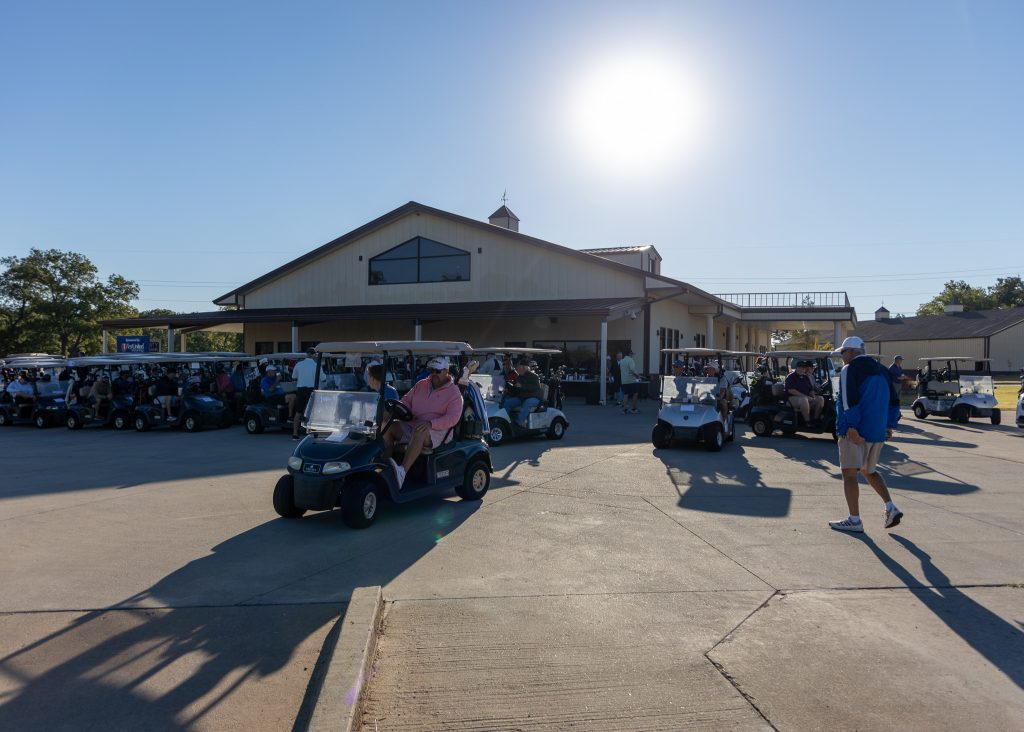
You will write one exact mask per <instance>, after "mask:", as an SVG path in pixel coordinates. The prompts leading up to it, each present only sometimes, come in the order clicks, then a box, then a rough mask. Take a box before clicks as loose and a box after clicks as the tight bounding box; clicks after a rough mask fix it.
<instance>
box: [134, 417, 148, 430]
mask: <svg viewBox="0 0 1024 732" xmlns="http://www.w3.org/2000/svg"><path fill="white" fill-rule="evenodd" d="M134 422H135V431H136V432H146V431H148V430H149V420H148V419H146V415H144V414H136V415H135V420H134Z"/></svg>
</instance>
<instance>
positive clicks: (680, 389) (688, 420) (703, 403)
mask: <svg viewBox="0 0 1024 732" xmlns="http://www.w3.org/2000/svg"><path fill="white" fill-rule="evenodd" d="M661 352H662V353H667V354H670V355H671V356H672V357H673V359H677V360H680V361H682V362H683V366H682V372H683V373H682V375H681V376H673V375H672V374H668V375H663V376H662V377H661V408H660V409H659V410H658V422H657V424H655V425H654V429H653V430H652V431H651V443H652V444H653V445H654V446H655V447H656V448H665V447H671V445H672V442H673V441H675V440H684V441H687V442H698V441H700V442H703V443H704V448H705V449H706V450H708V451H709V452H719V451H720V450H721V449H722V447H723V446H724V445H725V443H726V442H732V441H733V440H734V439H735V438H736V422H735V413H734V412H733V410H732V407H731V404H732V401H731V399H730V408H729V411H728V413H727V416H726V418H725V419H724V420H723V419H722V414H721V412H719V410H718V392H719V377H718V376H703V375H702V374H703V373H704V369H705V368H706V367H707V366H708V364H709V363H710V362H711V361H717V362H718V364H719V368H721V364H722V363H723V361H724V360H725V358H726V357H729V356H732V355H733V354H732V353H731V352H729V351H720V350H716V349H713V348H664V349H662V351H661ZM719 373H721V371H719Z"/></svg>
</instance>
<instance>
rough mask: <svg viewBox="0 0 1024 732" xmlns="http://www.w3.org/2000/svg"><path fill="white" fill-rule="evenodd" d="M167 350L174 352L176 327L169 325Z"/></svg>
mask: <svg viewBox="0 0 1024 732" xmlns="http://www.w3.org/2000/svg"><path fill="white" fill-rule="evenodd" d="M167 352H168V353H174V328H172V327H171V326H169V325H168V326H167Z"/></svg>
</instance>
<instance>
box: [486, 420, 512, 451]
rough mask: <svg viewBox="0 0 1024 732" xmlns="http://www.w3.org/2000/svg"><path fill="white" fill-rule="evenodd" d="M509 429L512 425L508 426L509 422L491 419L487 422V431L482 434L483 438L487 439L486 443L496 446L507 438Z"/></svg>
mask: <svg viewBox="0 0 1024 732" xmlns="http://www.w3.org/2000/svg"><path fill="white" fill-rule="evenodd" d="M511 430H512V427H511V426H509V423H508V422H506V421H505V420H503V419H492V420H491V421H490V423H489V424H488V429H487V433H486V434H485V435H484V439H486V440H487V444H488V445H490V446H491V447H497V446H498V445H501V444H504V443H505V442H506V441H507V440H508V436H509V433H510V432H511Z"/></svg>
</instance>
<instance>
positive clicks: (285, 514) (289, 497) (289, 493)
mask: <svg viewBox="0 0 1024 732" xmlns="http://www.w3.org/2000/svg"><path fill="white" fill-rule="evenodd" d="M274 510H275V511H277V515H278V516H281V517H282V518H299V517H300V516H302V514H304V513H305V512H306V509H304V508H297V507H296V505H295V479H294V478H292V476H290V475H282V476H281V477H280V478H278V479H277V485H275V486H274Z"/></svg>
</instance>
